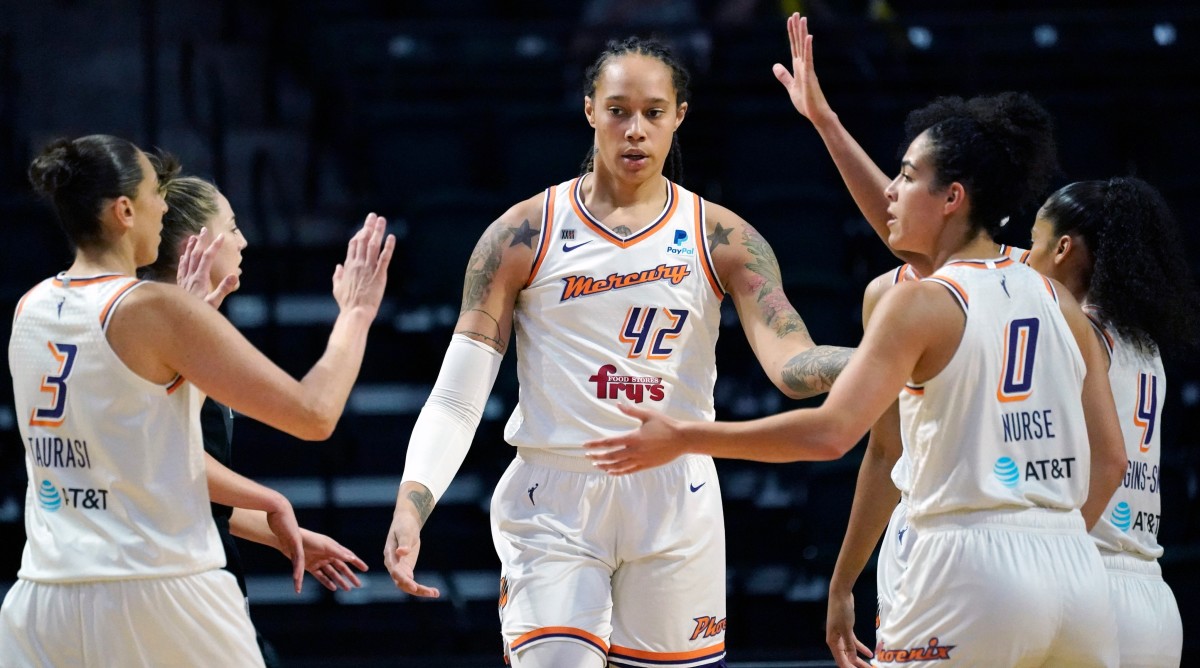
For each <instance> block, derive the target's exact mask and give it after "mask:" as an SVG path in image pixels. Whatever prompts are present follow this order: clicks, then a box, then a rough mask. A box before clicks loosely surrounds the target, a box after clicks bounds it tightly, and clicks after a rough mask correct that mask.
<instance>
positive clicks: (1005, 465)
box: [992, 457, 1021, 489]
mask: <svg viewBox="0 0 1200 668" xmlns="http://www.w3.org/2000/svg"><path fill="white" fill-rule="evenodd" d="M992 473H994V474H996V479H997V480H999V481H1000V484H1001V485H1004V486H1005V487H1007V488H1009V489H1014V488H1016V486H1017V483H1019V482H1020V481H1021V471H1020V470H1019V469H1018V468H1017V463H1016V462H1014V461H1013V460H1012V459H1010V458H1008V457H1001V458H1000V459H997V460H996V465H995V466H993V467H992Z"/></svg>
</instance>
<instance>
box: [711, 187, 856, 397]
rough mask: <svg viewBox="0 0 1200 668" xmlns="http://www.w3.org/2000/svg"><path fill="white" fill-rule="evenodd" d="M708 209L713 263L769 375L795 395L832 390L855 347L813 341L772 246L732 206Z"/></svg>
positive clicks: (712, 205) (807, 394) (779, 385)
mask: <svg viewBox="0 0 1200 668" xmlns="http://www.w3.org/2000/svg"><path fill="white" fill-rule="evenodd" d="M707 207H708V223H707V224H708V243H709V248H710V249H711V251H712V259H713V264H714V265H715V266H716V269H717V274H718V275H719V276H720V279H721V284H722V285H723V286H724V287H725V290H726V291H728V293H729V296H730V297H732V298H733V304H734V306H735V307H736V308H737V312H738V318H739V319H740V320H741V322H742V329H743V330H744V331H745V332H746V339H747V340H748V341H749V342H750V347H751V348H752V349H753V350H754V354H755V356H756V357H757V358H758V361H759V363H760V364H761V365H762V367H763V370H764V371H766V373H767V377H769V378H770V379H771V382H773V383H775V386H776V387H778V388H779V389H780V391H782V392H783V393H784V394H786V395H788V396H789V397H792V398H794V399H801V398H804V397H811V396H813V395H816V394H820V393H822V392H828V391H829V388H830V387H831V386H832V385H833V381H834V379H836V378H837V377H838V374H839V373H841V371H842V369H843V368H845V366H846V362H847V361H848V360H849V359H850V353H851V352H853V349H852V348H841V347H837V346H818V345H816V344H815V343H813V340H812V337H811V336H809V333H808V327H806V326H805V325H804V320H803V319H802V318H801V317H800V314H799V313H797V312H796V309H795V308H794V307H793V306H792V304H791V302H790V301H788V298H787V295H786V294H784V292H783V278H782V276H781V274H780V271H779V261H778V260H776V258H775V252H774V251H772V250H771V245H770V244H769V243H767V240H766V239H764V238H763V237H762V235H761V234H759V233H758V230H755V229H754V228H753V227H752V226H751V225H750V224H749V223H747V222H746V221H745V220H743V219H742V218H741V217H740V216H738V215H737V214H735V213H733V212H732V211H730V210H729V209H726V208H725V207H723V206H720V205H717V204H712V203H708V205H707Z"/></svg>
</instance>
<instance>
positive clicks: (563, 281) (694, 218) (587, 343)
mask: <svg viewBox="0 0 1200 668" xmlns="http://www.w3.org/2000/svg"><path fill="white" fill-rule="evenodd" d="M584 178H585V177H579V178H576V179H573V180H571V181H568V182H565V183H561V184H559V185H558V186H556V187H553V188H550V189H548V190H547V191H546V203H545V205H544V207H543V215H542V228H541V234H540V240H539V242H538V245H537V249H536V254H535V259H534V263H533V268H532V271H531V273H530V277H529V281H528V283H527V284H526V287H525V289H524V290H522V291H521V294H520V295H519V296H518V298H517V303H516V311H515V314H514V320H513V322H514V326H515V328H516V344H517V377H518V379H519V381H520V397H519V401H518V403H517V407H516V409H515V410H514V411H513V413H512V416H511V417H510V418H509V421H508V424H507V426H506V428H505V431H504V436H505V439H506V440H507V441H508V442H509V443H511V444H512V445H515V446H520V447H528V448H547V449H554V450H557V451H559V454H571V455H580V456H581V455H582V453H583V451H582V448H581V447H580V446H581V444H582V443H583V442H585V441H588V440H591V439H595V438H600V437H604V436H611V435H616V434H621V433H624V432H627V431H629V430H631V429H634V428H636V427H637V425H638V421H637V420H636V419H634V418H631V417H629V416H626V415H624V414H623V413H621V412H620V411H619V410H618V409H617V405H618V404H620V403H626V404H630V405H636V406H641V407H644V408H652V409H654V410H659V411H662V412H664V413H665V414H667V415H670V416H672V417H676V418H681V419H687V420H712V419H713V417H714V414H715V411H714V407H713V385H714V383H715V382H716V375H717V373H716V355H715V348H716V343H717V334H718V327H719V325H720V319H721V312H720V304H721V300H722V298H723V296H724V290H723V289H722V287H721V285H720V283H719V282H718V280H717V275H716V271H715V270H714V268H713V265H712V260H711V259H710V257H709V249H708V240H707V237H706V236H705V227H704V201H703V200H702V199H700V197H699V196H697V195H694V194H692V193H690V192H688V191H686V190H684V189H683V188H681V187H679V186H678V185H676V184H674V183H671V182H669V181H666V180H665V179H664V181H663V187H664V188H666V190H667V203H666V206H665V207H664V208H663V211H662V213H661V214H660V215H659V216H658V217H657V218H656V219H655V220H654V221H653V222H652V223H651V224H650V225H648V226H646V228H645V229H643V230H641V231H640V232H638V233H636V234H634V235H632V236H630V237H621V236H619V235H617V234H614V233H613V232H612V231H610V230H609V229H608V228H606V227H604V225H603V224H601V223H600V222H599V221H598V220H597V219H596V218H595V217H594V216H593V215H592V214H591V213H590V212H589V211H588V210H587V208H586V207H585V206H584V204H583V195H582V184H583V180H584Z"/></svg>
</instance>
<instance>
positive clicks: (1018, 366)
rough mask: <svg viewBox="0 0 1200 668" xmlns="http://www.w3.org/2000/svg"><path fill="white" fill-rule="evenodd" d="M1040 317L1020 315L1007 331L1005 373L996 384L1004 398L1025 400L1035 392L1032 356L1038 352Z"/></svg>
mask: <svg viewBox="0 0 1200 668" xmlns="http://www.w3.org/2000/svg"><path fill="white" fill-rule="evenodd" d="M1039 326H1040V323H1039V322H1038V319H1037V318H1019V319H1017V320H1013V321H1012V322H1010V323H1008V327H1007V328H1006V329H1005V332H1004V373H1003V375H1001V376H1000V385H999V387H997V388H996V398H997V399H999V400H1000V401H1002V402H1008V401H1024V400H1025V399H1028V398H1029V395H1031V394H1033V358H1034V356H1035V355H1036V354H1037V340H1038V327H1039Z"/></svg>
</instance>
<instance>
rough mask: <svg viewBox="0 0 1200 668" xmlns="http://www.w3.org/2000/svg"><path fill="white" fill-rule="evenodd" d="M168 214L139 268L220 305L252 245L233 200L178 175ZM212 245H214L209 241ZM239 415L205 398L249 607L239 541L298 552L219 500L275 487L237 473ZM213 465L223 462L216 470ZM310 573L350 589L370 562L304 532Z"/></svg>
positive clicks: (214, 485)
mask: <svg viewBox="0 0 1200 668" xmlns="http://www.w3.org/2000/svg"><path fill="white" fill-rule="evenodd" d="M163 198H164V199H165V200H166V203H167V212H166V214H164V215H163V230H162V234H161V237H162V240H161V241H160V242H159V247H158V259H156V260H155V261H154V263H153V264H151V265H150V266H149V267H145V268H143V269H142V270H141V272H140V273H141V274H143V276H144V277H145V278H149V279H152V280H158V281H165V282H174V283H177V284H178V285H180V286H181V287H184V288H185V289H187V290H188V291H189V292H191V293H192V294H194V295H196V296H198V297H200V298H201V299H204V300H206V301H207V302H208V303H209V304H211V305H212V306H213V307H214V308H216V307H219V306H220V305H221V302H222V301H224V299H225V297H226V296H228V295H229V294H231V293H232V292H234V291H236V290H237V289H238V288H239V287H240V280H239V279H240V275H241V273H242V269H241V263H242V251H243V250H245V248H246V246H247V241H246V238H245V237H244V236H242V232H241V229H239V228H238V226H237V220H236V218H235V216H234V214H233V209H232V208H231V207H230V205H229V200H228V199H226V198H225V196H224V195H222V194H221V193H220V191H218V190H217V188H216V186H214V185H213V184H211V183H208V182H207V181H205V180H203V179H199V178H196V177H193V176H175V177H172V178H170V179H167V180H166V182H165V183H163ZM210 242H211V243H210ZM233 422H234V413H233V411H232V410H230V408H229V407H228V406H222V405H221V404H219V403H217V402H215V401H213V400H212V399H209V398H205V400H204V404H203V405H202V406H201V407H200V433H201V436H202V439H203V442H204V453H205V460H206V462H207V465H208V468H207V476H208V483H209V495H210V496H211V497H212V498H213V504H212V513H213V519H214V520H215V521H216V524H217V534H218V535H219V536H220V538H221V545H222V547H223V548H224V551H225V569H226V570H228V571H229V572H230V573H233V575H234V577H236V578H237V582H238V588H239V589H241V591H242V596H243V597H244V598H246V600H247V605H249V598H248V592H247V590H246V569H245V566H244V565H243V563H242V557H241V552H240V551H239V550H238V546H237V541H235V540H234V536H237V537H239V538H243V539H246V540H252V541H254V542H257V543H260V544H263V545H268V546H270V547H273V548H275V549H278V550H279V551H280V552H282V553H283V554H284V555H285V556H287V557H288V558H291V557H292V556H293V555H294V552H293V550H292V549H291V544H290V543H286V542H283V541H280V540H279V538H278V537H276V536H275V534H274V533H273V532H272V531H271V530H270V524H269V523H268V522H267V517H266V515H265V513H262V512H261V511H256V510H251V509H249V508H246V507H238V506H236V505H228V504H227V502H221V501H220V500H219V499H220V494H221V492H222V490H223V489H233V490H237V491H249V490H257V491H260V492H263V493H266V492H271V491H273V490H270V489H269V488H265V487H263V486H262V485H260V484H258V483H256V482H254V481H252V480H249V479H247V478H245V477H244V476H241V475H238V474H237V473H235V472H233V471H232V470H230V468H229V467H232V466H233V461H232V460H233V444H232V435H233ZM212 460H215V461H216V462H219V463H220V464H221V465H220V466H214V465H213V463H212ZM299 532H300V535H301V540H302V543H303V565H304V570H306V571H308V572H309V573H311V574H312V575H313V577H314V578H316V580H317V581H318V582H320V583H321V584H322V585H323V586H325V588H327V589H329V590H331V591H336V590H337V589H338V587H341V588H342V589H345V590H347V591H348V590H350V589H351V588H353V587H360V586H362V583H361V581H360V580H359V579H358V576H357V575H355V573H354V571H353V569H352V567H354V568H358V569H359V570H363V571H365V570H367V565H366V564H365V563H364V562H363V561H362V560H361V559H359V558H358V556H357V555H355V554H354V552H352V551H351V550H349V549H347V548H345V547H343V546H342V545H341V544H339V543H338V542H337V541H335V540H334V539H332V538H330V537H329V536H325V535H322V534H319V533H315V532H313V531H309V530H308V529H300V530H299ZM257 640H258V645H259V648H260V649H261V650H262V653H263V659H264V661H265V662H266V664H267V666H268V668H269V667H270V666H273V665H279V659H278V657H277V655H276V652H275V650H274V648H273V647H272V646H271V645H270V643H268V642H267V641H266V640H265V639H264V638H263V637H262V634H257Z"/></svg>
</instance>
